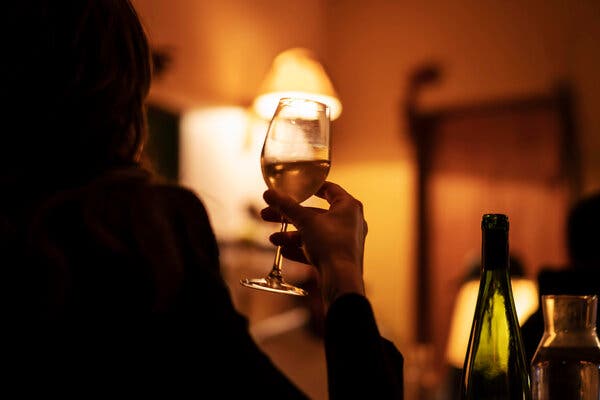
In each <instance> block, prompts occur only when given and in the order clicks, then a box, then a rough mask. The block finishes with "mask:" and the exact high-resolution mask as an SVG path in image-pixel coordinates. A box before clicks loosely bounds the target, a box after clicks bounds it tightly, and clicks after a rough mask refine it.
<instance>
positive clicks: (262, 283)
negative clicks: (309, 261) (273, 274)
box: [240, 278, 308, 296]
mask: <svg viewBox="0 0 600 400" xmlns="http://www.w3.org/2000/svg"><path fill="white" fill-rule="evenodd" d="M240 283H241V284H242V285H243V286H246V287H249V288H252V289H258V290H266V291H268V292H274V293H282V294H291V295H294V296H306V295H308V292H307V291H306V290H304V289H301V288H299V287H296V286H294V285H290V284H289V283H285V282H283V281H280V280H276V279H268V278H258V279H242V280H241V281H240Z"/></svg>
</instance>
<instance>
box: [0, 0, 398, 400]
mask: <svg viewBox="0 0 600 400" xmlns="http://www.w3.org/2000/svg"><path fill="white" fill-rule="evenodd" d="M2 7H3V16H4V23H3V24H1V25H2V29H3V30H4V32H3V33H4V35H3V37H4V38H5V41H4V42H5V43H6V46H5V47H4V49H3V50H4V51H5V58H4V61H3V67H4V71H3V72H4V73H3V74H2V75H1V76H2V78H1V79H2V88H3V89H2V96H3V97H4V98H5V101H3V102H2V103H3V104H4V107H5V110H4V112H5V113H4V115H5V116H6V118H10V119H11V120H12V122H13V123H12V125H11V126H12V127H14V129H11V130H9V129H5V130H3V135H2V140H3V143H2V146H1V149H2V156H1V157H0V183H1V184H2V188H3V195H2V196H0V204H1V207H0V246H1V247H0V249H1V252H0V254H1V256H2V279H1V280H0V282H1V285H2V288H1V289H2V290H0V292H1V295H2V299H1V300H2V301H1V302H0V304H1V306H2V313H1V315H2V320H3V337H4V340H3V346H2V357H1V358H2V363H3V365H4V368H3V371H5V373H3V378H4V379H3V390H4V391H6V392H7V393H18V394H19V396H22V397H28V396H39V395H40V394H43V396H47V397H54V396H60V397H63V398H64V397H67V398H74V397H77V398H82V397H83V398H85V397H95V396H115V397H116V396H125V397H127V396H136V397H143V396H159V395H163V396H167V397H168V398H182V397H185V398H190V397H191V398H194V397H196V398H198V397H199V398H204V397H208V396H210V397H218V398H226V399H229V398H262V399H305V398H307V396H306V394H305V393H303V392H302V391H301V390H299V388H298V387H296V385H295V384H294V383H293V382H292V381H291V380H290V379H289V378H288V377H287V376H286V375H284V374H283V373H282V372H281V371H280V370H279V369H278V368H277V367H276V366H275V364H274V363H273V362H272V361H271V360H270V359H269V357H268V356H267V355H266V354H265V353H263V352H262V351H261V350H260V348H259V347H258V346H257V344H256V343H255V342H254V340H253V338H252V336H251V335H250V333H249V330H248V321H247V319H246V318H245V317H244V316H243V315H242V314H240V313H239V312H238V311H237V310H236V309H235V307H234V305H233V302H232V299H231V296H230V292H229V290H228V287H227V286H226V284H225V281H224V279H223V277H222V275H221V271H220V260H219V249H218V246H217V241H216V238H215V234H214V231H213V229H212V226H211V221H210V216H209V215H208V213H207V211H206V209H205V207H204V205H203V202H202V200H201V199H200V198H199V197H197V195H196V194H195V193H194V192H192V191H191V190H189V189H187V188H184V187H181V186H178V185H177V184H174V183H169V182H164V181H163V180H161V179H158V178H157V177H156V176H155V174H153V173H152V171H151V169H149V168H148V167H147V164H146V163H145V160H144V156H145V153H144V144H145V142H146V136H147V134H146V117H145V110H146V98H147V95H148V91H149V88H150V84H151V78H152V63H151V50H150V46H149V43H148V39H147V36H146V32H145V30H144V28H143V26H142V24H141V21H140V19H139V18H138V15H137V13H136V11H135V9H134V7H133V5H132V3H131V2H130V1H128V0H64V1H54V0H31V1H24V2H20V1H17V2H10V3H7V4H4V5H3V6H2ZM5 122H6V120H5ZM318 195H319V196H320V197H322V198H324V199H325V200H327V201H328V202H329V203H330V206H329V208H328V209H323V210H317V209H313V208H309V207H303V206H301V205H298V204H296V203H294V201H293V200H292V199H291V198H290V197H287V196H285V195H282V194H279V193H277V192H273V191H267V192H265V194H264V199H265V201H266V203H267V206H266V207H265V208H264V209H263V210H262V217H263V218H264V219H265V220H277V221H279V220H280V219H281V218H282V217H285V218H286V219H288V221H289V222H290V223H292V224H294V225H295V226H296V228H297V231H294V232H287V233H275V234H273V236H272V237H271V240H272V242H273V243H275V244H278V245H281V246H283V253H284V255H285V256H287V257H290V258H292V259H295V260H297V261H302V262H305V263H310V264H311V265H313V266H314V268H315V270H316V271H317V273H318V274H319V278H320V281H319V283H320V287H321V291H322V296H323V304H324V307H325V313H326V321H325V333H324V336H325V337H324V343H325V352H326V361H327V371H328V388H329V397H330V398H331V399H332V400H335V399H348V398H377V399H401V398H402V397H403V359H402V354H401V353H400V352H399V351H398V349H397V348H396V346H395V345H394V344H393V343H392V342H391V341H389V340H387V339H385V338H384V337H382V336H381V335H380V333H379V329H378V326H377V322H376V320H375V317H374V313H373V310H372V307H371V304H370V302H369V300H368V299H367V298H366V296H365V291H364V281H363V277H362V272H363V271H362V269H363V251H364V244H365V238H366V234H367V224H366V221H365V220H364V215H363V205H362V204H361V203H360V201H358V200H357V199H355V198H354V197H353V196H352V195H351V194H349V193H348V192H346V190H344V189H343V188H342V187H340V186H339V185H337V184H335V183H332V182H326V183H325V184H324V185H323V186H322V187H321V189H320V190H319V193H318ZM273 301H277V299H276V298H274V299H273ZM290 351H293V349H290ZM15 390H16V392H15Z"/></svg>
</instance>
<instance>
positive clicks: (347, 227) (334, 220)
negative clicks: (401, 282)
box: [261, 181, 368, 306]
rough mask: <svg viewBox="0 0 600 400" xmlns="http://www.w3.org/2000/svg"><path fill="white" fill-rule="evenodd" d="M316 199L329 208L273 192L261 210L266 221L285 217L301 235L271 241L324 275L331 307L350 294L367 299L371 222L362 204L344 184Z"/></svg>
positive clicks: (321, 278) (324, 189)
mask: <svg viewBox="0 0 600 400" xmlns="http://www.w3.org/2000/svg"><path fill="white" fill-rule="evenodd" d="M316 196H318V197H320V198H323V199H325V200H326V201H327V202H328V203H329V209H328V210H325V209H319V208H314V207H305V206H302V205H300V204H298V203H296V202H295V201H294V200H293V199H292V198H291V197H289V196H287V195H285V194H282V193H279V192H277V191H274V190H267V191H266V192H265V193H264V196H263V197H264V199H265V201H266V202H267V204H268V205H269V206H268V207H267V208H265V209H263V210H262V211H261V216H262V218H263V219H264V220H266V221H270V222H280V221H281V218H282V217H283V218H285V219H286V220H287V221H288V222H290V223H291V224H293V225H294V226H295V227H296V229H297V230H296V231H287V232H277V233H274V234H272V235H271V236H270V238H269V239H270V241H271V242H272V243H273V244H275V245H277V246H281V247H282V254H283V256H284V257H286V258H288V259H291V260H294V261H299V262H302V263H307V264H311V265H314V266H315V267H316V269H317V271H318V272H319V284H320V286H321V290H322V293H323V300H324V302H325V305H326V306H328V305H329V304H331V302H333V300H335V299H336V298H337V297H339V296H340V295H341V294H344V293H359V294H362V295H364V281H363V277H362V273H363V258H364V244H365V238H366V235H367V230H368V229H367V223H366V221H365V219H364V215H363V206H362V203H361V202H360V201H358V200H357V199H355V198H354V197H352V196H351V195H350V194H349V193H348V192H346V191H345V190H344V189H343V188H342V187H341V186H339V185H337V184H335V183H332V182H329V181H327V182H325V183H324V184H323V185H322V186H321V188H320V189H319V191H318V192H317V193H316Z"/></svg>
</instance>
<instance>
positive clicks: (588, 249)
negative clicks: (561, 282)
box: [567, 192, 600, 268]
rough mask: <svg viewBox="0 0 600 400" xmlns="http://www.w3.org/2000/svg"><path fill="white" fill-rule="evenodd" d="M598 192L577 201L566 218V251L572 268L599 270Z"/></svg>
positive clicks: (599, 218) (599, 215) (599, 203)
mask: <svg viewBox="0 0 600 400" xmlns="http://www.w3.org/2000/svg"><path fill="white" fill-rule="evenodd" d="M598 246H600V192H596V193H592V194H589V195H587V196H585V197H583V198H582V199H581V200H579V201H578V202H577V203H576V204H575V205H574V206H573V207H572V208H571V210H570V211H569V215H568V218H567V251H568V253H569V258H570V260H571V263H572V265H573V267H575V268H589V267H592V268H600V249H599V248H598Z"/></svg>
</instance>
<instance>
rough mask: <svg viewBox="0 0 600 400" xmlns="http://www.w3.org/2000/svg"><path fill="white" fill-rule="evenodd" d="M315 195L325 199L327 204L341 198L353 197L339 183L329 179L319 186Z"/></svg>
mask: <svg viewBox="0 0 600 400" xmlns="http://www.w3.org/2000/svg"><path fill="white" fill-rule="evenodd" d="M316 196H318V197H320V198H322V199H325V200H327V202H328V203H329V204H334V203H336V202H338V201H341V200H343V199H347V198H353V197H352V196H351V195H350V194H349V193H348V192H346V191H345V190H344V189H343V188H342V187H341V186H340V185H338V184H336V183H333V182H330V181H325V182H324V183H323V185H322V186H321V188H320V189H319V190H318V191H317V193H316Z"/></svg>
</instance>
